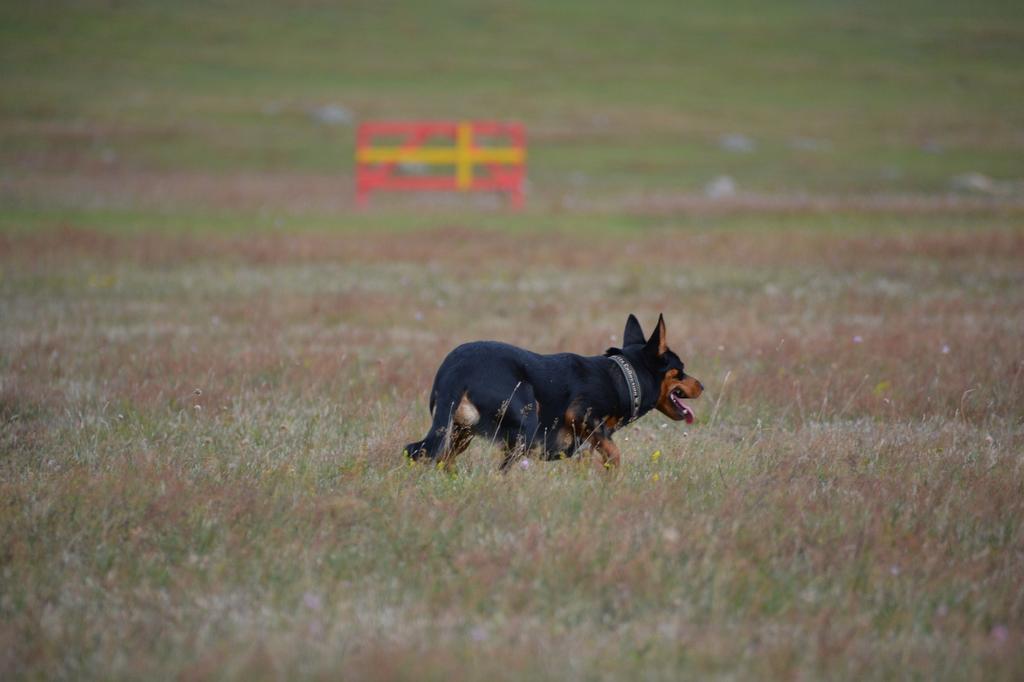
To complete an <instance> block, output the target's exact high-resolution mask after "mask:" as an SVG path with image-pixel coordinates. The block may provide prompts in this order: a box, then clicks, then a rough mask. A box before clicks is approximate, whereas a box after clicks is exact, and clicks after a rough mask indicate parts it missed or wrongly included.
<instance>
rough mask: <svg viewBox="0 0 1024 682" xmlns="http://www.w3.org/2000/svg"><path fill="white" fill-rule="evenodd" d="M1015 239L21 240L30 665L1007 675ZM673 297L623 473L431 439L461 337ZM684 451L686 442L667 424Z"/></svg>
mask: <svg viewBox="0 0 1024 682" xmlns="http://www.w3.org/2000/svg"><path fill="white" fill-rule="evenodd" d="M1022 263H1024V234H1022V233H1021V232H1020V231H1019V230H1013V229H988V228H984V227H981V228H978V229H973V230H967V229H938V230H936V231H931V232H926V231H919V230H914V231H903V230H889V231H885V232H875V231H867V230H865V231H857V230H853V231H848V232H838V231H818V232H814V231H808V230H802V229H786V228H780V229H777V230H771V231H769V230H764V231H731V230H725V231H717V232H716V231H701V230H686V231H677V232H673V231H648V232H643V233H640V234H638V235H635V236H631V237H628V238H625V239H624V238H622V237H619V238H613V237H611V236H609V235H603V236H602V235H596V236H588V237H581V236H580V235H574V234H551V235H541V234H532V233H531V234H511V233H501V232H492V231H487V232H473V231H470V230H467V229H464V228H458V227H450V228H445V229H442V230H434V231H424V232H414V233H410V234H402V235H400V236H396V235H394V234H382V235H376V236H373V235H367V234H361V235H359V236H358V237H355V236H352V235H331V234H314V233H303V234H292V235H273V234H263V235H258V236H254V237H245V238H242V237H232V236H220V237H216V236H202V237H199V236H173V235H167V234H146V235H121V236H112V235H111V234H108V233H97V232H87V231H83V230H79V229H71V228H69V229H67V230H64V231H57V232H49V233H45V234H36V235H7V236H4V237H2V241H0V268H2V270H0V292H2V296H0V318H2V319H3V320H4V324H3V326H2V328H0V382H2V383H0V487H2V493H0V503H2V505H3V508H2V511H0V547H2V548H3V549H2V552H3V553H2V554H0V566H2V569H0V570H2V576H3V579H2V581H0V615H2V617H0V671H4V673H5V676H17V677H26V678H38V677H65V678H69V677H70V678H83V677H86V678H105V679H109V678H142V677H146V678H149V677H173V676H179V677H181V678H184V679H210V678H225V677H226V678H251V677H257V678H259V677H265V678H272V677H288V678H293V677H336V676H340V677H344V678H353V679H395V678H400V679H424V678H426V679H435V678H436V679H449V678H450V677H451V676H452V674H453V673H455V672H459V673H460V675H461V676H463V677H472V678H499V679H513V678H514V679H520V678H563V677H566V676H568V677H572V678H584V677H586V678H592V679H613V678H635V677H638V676H640V675H639V672H640V671H643V675H644V676H645V677H651V678H658V679H661V678H666V679H675V678H678V677H679V676H680V675H684V676H685V675H691V676H700V677H736V676H741V677H757V678H764V677H782V678H794V677H802V678H816V677H828V678H863V677H865V676H871V677H924V678H946V679H962V678H975V679H981V678H984V679H1014V678H1018V679H1019V677H1020V675H1021V674H1022V671H1024V657H1022V655H1021V653H1020V652H1021V651H1022V650H1024V526H1022V523H1021V521H1022V519H1024V501H1022V500H1024V459H1022V457H1021V452H1022V451H1024V423H1022V415H1024V376H1022V373H1024V340H1022V339H1024V334H1022V333H1021V332H1022V331H1024V287H1022V286H1021V285H1022V284H1024V267H1022ZM630 311H633V312H637V313H638V314H640V316H641V319H642V320H643V321H645V322H649V320H650V319H651V318H652V317H653V315H654V314H656V313H657V312H659V311H664V312H665V313H666V317H667V319H668V322H669V332H670V341H671V343H672V346H673V347H674V348H675V349H676V350H678V351H679V352H680V354H681V355H682V356H683V357H684V359H685V360H686V361H687V367H688V368H689V369H690V370H691V371H692V373H693V374H694V375H695V376H698V377H700V378H701V379H702V380H703V381H704V383H705V384H706V385H707V386H708V389H709V390H708V393H707V398H706V399H702V400H701V401H699V402H697V403H696V404H695V405H694V406H695V408H696V409H697V412H698V417H699V422H698V424H697V425H696V426H694V427H692V428H690V429H689V432H688V433H684V432H683V430H682V429H681V428H680V427H679V426H678V425H675V424H671V425H667V424H665V423H663V421H662V420H661V418H660V417H659V416H650V417H647V418H646V419H645V420H644V421H643V422H641V423H640V424H638V425H635V426H633V427H630V429H629V430H628V431H626V432H624V433H622V434H621V435H620V437H619V439H618V440H619V443H620V445H621V447H622V450H623V454H624V462H625V464H624V466H623V467H622V469H621V471H619V472H617V473H616V474H614V475H612V476H607V477H605V476H600V475H597V474H595V472H593V471H591V470H590V469H589V468H587V467H581V466H577V465H575V464H573V463H559V464H543V463H533V464H532V465H531V466H529V467H528V468H525V469H518V470H516V471H514V472H512V473H511V474H510V475H508V476H500V475H497V474H496V472H495V468H496V461H495V458H494V455H493V453H491V452H489V451H488V449H487V448H486V446H485V444H479V445H477V446H474V448H473V449H471V450H470V452H468V453H467V454H466V455H465V456H464V459H462V460H460V470H459V472H458V473H457V474H456V475H453V476H449V475H445V474H443V473H440V472H437V471H433V470H430V469H424V468H421V467H408V466H406V465H405V464H404V463H403V462H402V461H401V459H400V457H399V450H400V447H401V445H402V443H404V442H406V441H408V440H410V439H411V438H412V437H418V436H419V435H421V434H420V432H421V431H422V430H424V429H425V427H426V424H427V418H426V417H427V415H426V406H425V394H426V390H427V387H428V386H429V382H430V380H431V378H432V375H433V372H434V370H435V368H436V366H437V364H438V362H439V361H440V359H441V358H442V357H443V355H444V353H445V352H446V351H447V350H448V349H449V348H450V347H452V346H453V345H455V344H456V343H458V342H460V341H464V340H467V339H472V338H500V339H503V340H507V341H511V342H514V343H519V344H522V345H526V346H529V347H531V348H533V349H536V350H540V351H555V350H572V351H576V352H581V353H598V352H601V351H602V350H603V349H604V348H605V347H606V346H608V345H611V343H612V342H613V341H617V340H618V335H619V334H621V327H622V323H623V321H624V318H625V316H626V314H627V313H628V312H630ZM656 453H660V454H656Z"/></svg>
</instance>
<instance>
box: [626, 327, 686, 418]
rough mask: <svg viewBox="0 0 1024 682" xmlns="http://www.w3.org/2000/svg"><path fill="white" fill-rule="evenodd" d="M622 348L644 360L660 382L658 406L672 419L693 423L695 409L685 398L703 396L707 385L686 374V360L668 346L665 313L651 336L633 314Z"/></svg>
mask: <svg viewBox="0 0 1024 682" xmlns="http://www.w3.org/2000/svg"><path fill="white" fill-rule="evenodd" d="M622 350H623V354H624V355H626V354H628V356H630V357H633V358H639V359H641V360H642V362H643V366H644V367H645V368H646V369H647V370H648V371H649V372H650V373H651V374H653V376H654V378H655V380H656V381H657V382H658V384H659V387H660V388H659V394H658V402H657V403H655V405H654V406H655V407H656V408H658V411H659V412H661V413H662V414H664V415H665V416H666V417H668V418H669V419H674V420H676V421H680V420H686V423H687V424H692V423H693V419H694V414H693V410H691V409H690V407H689V406H688V405H686V404H685V403H684V402H683V400H684V399H693V398H698V397H700V394H701V393H703V392H704V385H703V384H701V383H700V381H698V380H697V379H695V378H693V377H691V376H690V375H688V374H687V373H686V368H685V366H684V365H683V361H682V360H680V359H679V356H678V355H676V354H675V353H674V352H673V351H672V349H671V348H669V347H668V340H667V337H666V333H665V318H664V316H662V315H658V326H657V328H655V330H654V333H652V334H651V337H650V338H649V339H648V338H644V332H643V329H641V328H640V322H639V321H638V320H637V319H636V316H635V315H630V316H629V318H628V319H627V320H626V330H625V331H624V332H623V334H622ZM637 369H638V370H639V369H640V368H637Z"/></svg>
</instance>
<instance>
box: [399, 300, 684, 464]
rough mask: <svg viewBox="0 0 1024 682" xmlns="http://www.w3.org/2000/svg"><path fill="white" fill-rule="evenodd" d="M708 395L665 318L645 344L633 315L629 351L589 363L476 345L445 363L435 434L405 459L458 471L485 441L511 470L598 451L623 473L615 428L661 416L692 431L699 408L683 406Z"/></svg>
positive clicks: (435, 397)
mask: <svg viewBox="0 0 1024 682" xmlns="http://www.w3.org/2000/svg"><path fill="white" fill-rule="evenodd" d="M703 392H704V386H703V384H701V382H700V381H698V380H697V379H695V378H693V377H691V376H689V375H688V374H686V371H685V367H684V365H683V362H682V360H680V359H679V356H678V355H676V354H675V353H674V352H672V350H670V349H669V347H668V341H667V340H666V333H665V318H664V316H663V315H659V316H658V325H657V327H656V328H655V330H654V333H652V334H651V336H650V338H644V332H643V329H641V327H640V322H639V321H638V320H637V319H636V316H635V315H632V314H631V315H630V316H629V318H628V319H627V320H626V329H625V331H624V332H623V334H622V348H609V349H608V350H607V351H605V353H604V355H597V356H590V357H584V356H581V355H576V354H574V353H556V354H554V355H540V354H537V353H533V352H531V351H528V350H524V349H522V348H518V347H516V346H512V345H509V344H507V343H500V342H498V341H474V342H472V343H466V344H463V345H461V346H459V347H457V348H456V349H455V350H453V351H452V352H451V353H449V354H448V356H447V357H446V358H445V359H444V361H443V362H442V363H441V366H440V367H439V368H438V370H437V376H436V377H435V378H434V385H433V388H431V389H430V413H431V416H432V418H433V422H432V423H431V425H430V431H429V433H427V435H426V437H425V438H423V440H419V441H416V442H413V443H409V444H408V445H406V446H405V451H404V452H405V455H406V456H407V457H410V458H412V459H413V460H429V461H432V462H437V463H438V464H441V465H443V466H449V465H451V464H452V463H453V462H454V460H455V458H456V457H458V455H459V454H460V453H461V452H462V451H464V450H465V449H466V448H467V447H468V446H469V443H470V441H472V440H473V437H474V436H478V435H479V436H484V437H486V438H490V439H491V440H492V442H495V443H497V444H499V445H501V447H503V448H504V451H505V455H504V457H503V459H502V462H501V467H500V468H501V470H502V471H504V470H506V469H507V468H508V467H509V465H510V464H511V463H512V462H514V461H515V460H516V459H517V458H518V457H520V456H523V455H525V454H527V453H530V452H531V451H533V450H539V451H540V456H541V458H542V459H545V460H553V459H563V458H566V457H571V456H573V455H575V454H576V453H577V452H580V451H582V450H584V449H589V450H591V451H596V452H597V453H598V454H599V455H600V457H601V461H602V463H603V464H604V465H605V467H609V468H611V467H616V466H618V464H619V460H620V453H619V448H618V446H617V445H615V443H614V442H613V441H612V435H613V434H614V433H615V432H616V431H618V430H619V429H621V428H622V427H624V426H625V425H627V424H629V423H631V422H634V421H636V420H637V419H639V418H640V417H642V416H644V415H645V414H647V413H648V412H650V411H651V410H652V409H657V410H658V411H659V412H661V413H662V414H664V415H665V416H666V417H668V418H670V419H673V420H676V421H680V420H682V421H685V422H686V423H688V424H692V423H693V421H694V413H693V410H692V409H691V408H690V407H689V406H688V405H687V404H686V403H684V402H683V400H685V399H694V398H698V397H700V395H701V393H703Z"/></svg>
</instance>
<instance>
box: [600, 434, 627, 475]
mask: <svg viewBox="0 0 1024 682" xmlns="http://www.w3.org/2000/svg"><path fill="white" fill-rule="evenodd" d="M594 449H595V450H597V452H598V453H599V454H600V455H601V464H603V465H604V468H605V469H614V468H616V467H618V466H619V459H620V458H621V454H620V453H619V446H618V445H616V444H615V443H613V442H612V439H611V436H602V437H601V438H600V439H598V441H597V442H596V443H595V444H594Z"/></svg>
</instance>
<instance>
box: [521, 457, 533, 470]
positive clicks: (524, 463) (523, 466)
mask: <svg viewBox="0 0 1024 682" xmlns="http://www.w3.org/2000/svg"><path fill="white" fill-rule="evenodd" d="M519 468H520V469H523V470H525V469H529V468H530V460H528V459H521V460H519Z"/></svg>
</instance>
